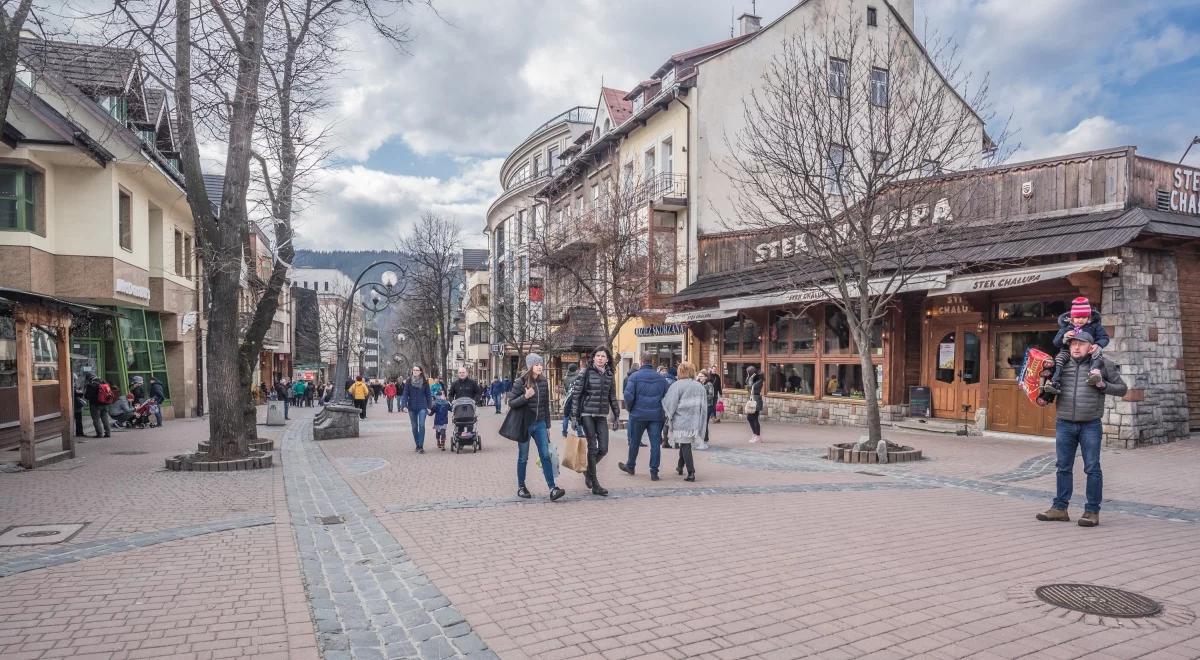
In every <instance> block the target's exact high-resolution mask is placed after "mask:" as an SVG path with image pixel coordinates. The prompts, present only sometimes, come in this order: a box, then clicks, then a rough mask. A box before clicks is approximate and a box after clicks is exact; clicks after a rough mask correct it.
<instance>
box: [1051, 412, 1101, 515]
mask: <svg viewBox="0 0 1200 660" xmlns="http://www.w3.org/2000/svg"><path fill="white" fill-rule="evenodd" d="M1100 432H1101V425H1100V420H1098V419H1097V420H1093V421H1090V422H1068V421H1065V420H1061V419H1060V420H1058V421H1057V422H1056V423H1055V426H1054V445H1055V449H1056V450H1057V453H1058V460H1057V461H1056V463H1055V467H1057V468H1058V493H1057V495H1055V497H1054V504H1053V506H1054V508H1055V509H1063V510H1066V508H1067V505H1068V504H1070V503H1071V491H1072V490H1073V489H1074V485H1075V483H1074V482H1075V480H1074V474H1073V470H1074V467H1075V449H1076V447H1078V448H1079V450H1080V453H1082V454H1083V471H1084V472H1085V473H1087V504H1085V505H1084V507H1083V510H1084V511H1090V512H1093V513H1099V512H1100V500H1102V499H1104V473H1103V472H1101V471H1100Z"/></svg>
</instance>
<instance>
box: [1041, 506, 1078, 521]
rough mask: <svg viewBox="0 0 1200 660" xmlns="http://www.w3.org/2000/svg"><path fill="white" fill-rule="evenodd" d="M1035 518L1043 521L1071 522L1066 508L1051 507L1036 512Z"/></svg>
mask: <svg viewBox="0 0 1200 660" xmlns="http://www.w3.org/2000/svg"><path fill="white" fill-rule="evenodd" d="M1037 519H1038V520H1041V521H1043V522H1047V521H1049V522H1060V521H1061V522H1071V517H1070V516H1068V515H1067V510H1066V509H1055V508H1053V507H1051V508H1049V509H1047V510H1046V512H1045V513H1039V514H1037Z"/></svg>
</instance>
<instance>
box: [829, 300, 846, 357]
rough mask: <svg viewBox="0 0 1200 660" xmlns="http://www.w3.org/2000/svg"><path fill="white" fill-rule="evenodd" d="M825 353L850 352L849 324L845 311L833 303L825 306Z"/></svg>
mask: <svg viewBox="0 0 1200 660" xmlns="http://www.w3.org/2000/svg"><path fill="white" fill-rule="evenodd" d="M824 352H825V354H827V355H828V354H830V353H849V352H850V324H849V323H848V322H847V321H846V313H845V312H843V311H842V310H840V309H838V308H837V307H835V306H833V305H828V306H826V307H825V351H824Z"/></svg>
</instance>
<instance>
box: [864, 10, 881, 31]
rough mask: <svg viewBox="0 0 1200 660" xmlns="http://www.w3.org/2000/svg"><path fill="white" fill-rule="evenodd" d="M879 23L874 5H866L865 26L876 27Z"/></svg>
mask: <svg viewBox="0 0 1200 660" xmlns="http://www.w3.org/2000/svg"><path fill="white" fill-rule="evenodd" d="M878 25H879V13H878V12H877V11H876V10H875V8H874V7H867V27H877V26H878Z"/></svg>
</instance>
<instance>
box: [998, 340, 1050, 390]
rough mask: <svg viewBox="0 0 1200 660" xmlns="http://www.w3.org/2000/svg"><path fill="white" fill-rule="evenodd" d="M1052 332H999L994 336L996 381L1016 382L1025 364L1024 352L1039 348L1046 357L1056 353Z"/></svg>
mask: <svg viewBox="0 0 1200 660" xmlns="http://www.w3.org/2000/svg"><path fill="white" fill-rule="evenodd" d="M1055 334H1056V333H1055V331H1054V330H1031V331H1023V332H1000V333H997V334H996V360H995V362H996V370H995V371H996V373H995V377H996V379H997V380H1016V379H1017V374H1018V373H1020V372H1021V365H1022V364H1023V363H1024V362H1025V352H1026V351H1028V350H1029V349H1030V348H1040V349H1042V350H1043V351H1045V352H1046V353H1047V354H1048V355H1054V354H1055V353H1057V352H1058V351H1057V349H1055V348H1054V335H1055Z"/></svg>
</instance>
